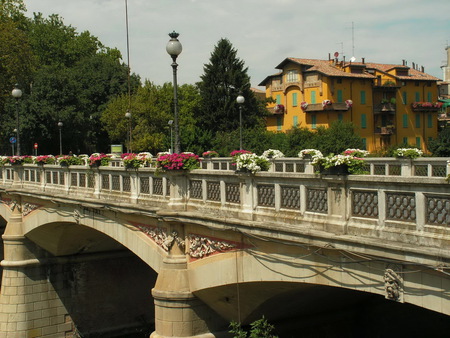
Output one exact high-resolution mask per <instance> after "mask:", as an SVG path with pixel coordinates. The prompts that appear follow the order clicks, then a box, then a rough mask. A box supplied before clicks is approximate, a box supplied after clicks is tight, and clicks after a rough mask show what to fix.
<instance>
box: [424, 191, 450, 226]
mask: <svg viewBox="0 0 450 338" xmlns="http://www.w3.org/2000/svg"><path fill="white" fill-rule="evenodd" d="M426 203H427V209H426V210H427V211H426V212H427V224H432V225H447V226H448V225H450V197H448V196H426Z"/></svg>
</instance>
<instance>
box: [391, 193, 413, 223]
mask: <svg viewBox="0 0 450 338" xmlns="http://www.w3.org/2000/svg"><path fill="white" fill-rule="evenodd" d="M386 218H387V219H392V220H398V221H405V222H415V221H416V197H415V195H414V194H409V193H403V194H401V193H386Z"/></svg>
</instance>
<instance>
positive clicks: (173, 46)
mask: <svg viewBox="0 0 450 338" xmlns="http://www.w3.org/2000/svg"><path fill="white" fill-rule="evenodd" d="M179 35H180V34H178V33H176V32H175V31H173V32H172V33H170V34H169V36H170V40H169V42H168V43H167V46H166V51H167V53H168V54H169V55H170V56H171V57H172V60H173V62H172V69H173V115H174V126H175V128H174V129H175V153H180V131H179V126H178V97H177V67H178V64H177V62H176V61H177V57H178V55H180V53H181V51H182V50H183V46H181V42H180V41H178V39H177V38H178V36H179Z"/></svg>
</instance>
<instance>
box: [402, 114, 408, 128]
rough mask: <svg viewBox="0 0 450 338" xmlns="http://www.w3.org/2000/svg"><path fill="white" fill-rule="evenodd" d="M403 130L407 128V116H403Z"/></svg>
mask: <svg viewBox="0 0 450 338" xmlns="http://www.w3.org/2000/svg"><path fill="white" fill-rule="evenodd" d="M403 128H408V114H403Z"/></svg>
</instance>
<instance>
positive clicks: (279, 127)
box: [277, 116, 283, 130]
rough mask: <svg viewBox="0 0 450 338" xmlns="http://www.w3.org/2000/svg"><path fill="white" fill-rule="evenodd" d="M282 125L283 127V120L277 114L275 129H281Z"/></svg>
mask: <svg viewBox="0 0 450 338" xmlns="http://www.w3.org/2000/svg"><path fill="white" fill-rule="evenodd" d="M282 127H283V120H282V118H281V116H277V130H281V128H282Z"/></svg>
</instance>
